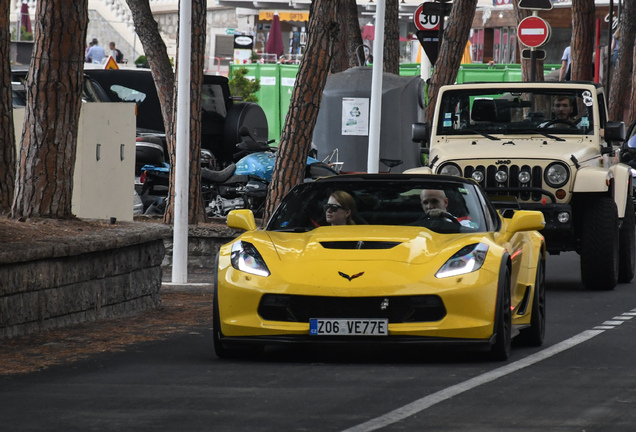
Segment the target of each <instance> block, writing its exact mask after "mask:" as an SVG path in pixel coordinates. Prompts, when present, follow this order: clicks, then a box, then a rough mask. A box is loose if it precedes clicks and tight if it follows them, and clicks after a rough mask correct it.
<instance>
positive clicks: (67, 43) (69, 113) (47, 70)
mask: <svg viewBox="0 0 636 432" xmlns="http://www.w3.org/2000/svg"><path fill="white" fill-rule="evenodd" d="M36 16H37V26H36V28H35V41H34V52H33V57H32V59H31V66H30V68H29V77H28V79H27V90H28V93H27V106H26V113H25V122H24V124H25V128H24V131H23V132H22V140H21V146H20V157H19V164H18V170H17V180H16V190H15V196H14V200H13V206H12V209H11V213H12V216H13V217H30V216H40V217H50V218H58V219H62V218H69V217H72V213H71V199H72V195H73V172H74V168H75V153H76V146H77V129H78V122H79V116H80V109H81V104H82V97H81V95H82V83H83V80H84V77H83V70H84V50H85V48H86V47H85V43H86V27H87V25H88V6H87V0H65V1H58V0H40V1H38V3H37V11H36ZM95 127H99V125H96V126H95Z"/></svg>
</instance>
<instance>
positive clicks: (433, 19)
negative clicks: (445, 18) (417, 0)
mask: <svg viewBox="0 0 636 432" xmlns="http://www.w3.org/2000/svg"><path fill="white" fill-rule="evenodd" d="M439 18H440V17H439V15H426V14H425V13H424V3H422V4H421V5H419V6H418V7H417V9H415V13H414V14H413V21H414V22H415V27H416V28H417V29H418V30H439Z"/></svg>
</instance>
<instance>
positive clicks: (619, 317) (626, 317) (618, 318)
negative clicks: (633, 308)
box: [612, 315, 634, 321]
mask: <svg viewBox="0 0 636 432" xmlns="http://www.w3.org/2000/svg"><path fill="white" fill-rule="evenodd" d="M632 318H634V317H633V316H623V315H621V316H617V317H614V318H612V319H615V320H623V321H629V320H630V319H632Z"/></svg>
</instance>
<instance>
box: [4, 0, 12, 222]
mask: <svg viewBox="0 0 636 432" xmlns="http://www.w3.org/2000/svg"><path fill="white" fill-rule="evenodd" d="M10 3H11V1H10V0H0V82H1V84H0V213H4V212H5V211H6V212H8V211H9V210H10V209H11V203H12V202H13V187H14V182H15V132H14V129H13V98H12V95H11V63H10V61H9V59H10V58H11V56H10V54H9V52H10V50H11V44H10V41H11V32H10V30H9V27H10V25H9V9H10Z"/></svg>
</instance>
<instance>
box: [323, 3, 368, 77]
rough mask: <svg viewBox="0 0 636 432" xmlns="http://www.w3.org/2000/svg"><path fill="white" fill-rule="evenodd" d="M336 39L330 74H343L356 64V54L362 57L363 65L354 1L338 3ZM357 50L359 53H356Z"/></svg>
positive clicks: (360, 35)
mask: <svg viewBox="0 0 636 432" xmlns="http://www.w3.org/2000/svg"><path fill="white" fill-rule="evenodd" d="M338 8H339V9H338V25H339V27H340V30H339V32H338V39H337V40H336V41H335V45H334V56H333V58H332V59H331V73H338V72H343V71H345V70H347V69H349V68H352V67H355V66H362V65H360V64H358V58H357V55H356V53H357V52H359V53H360V54H361V56H362V63H363V64H364V52H363V50H362V46H361V45H362V34H361V33H360V22H359V21H358V6H357V4H356V1H355V0H339V1H338ZM357 50H359V51H357Z"/></svg>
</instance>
